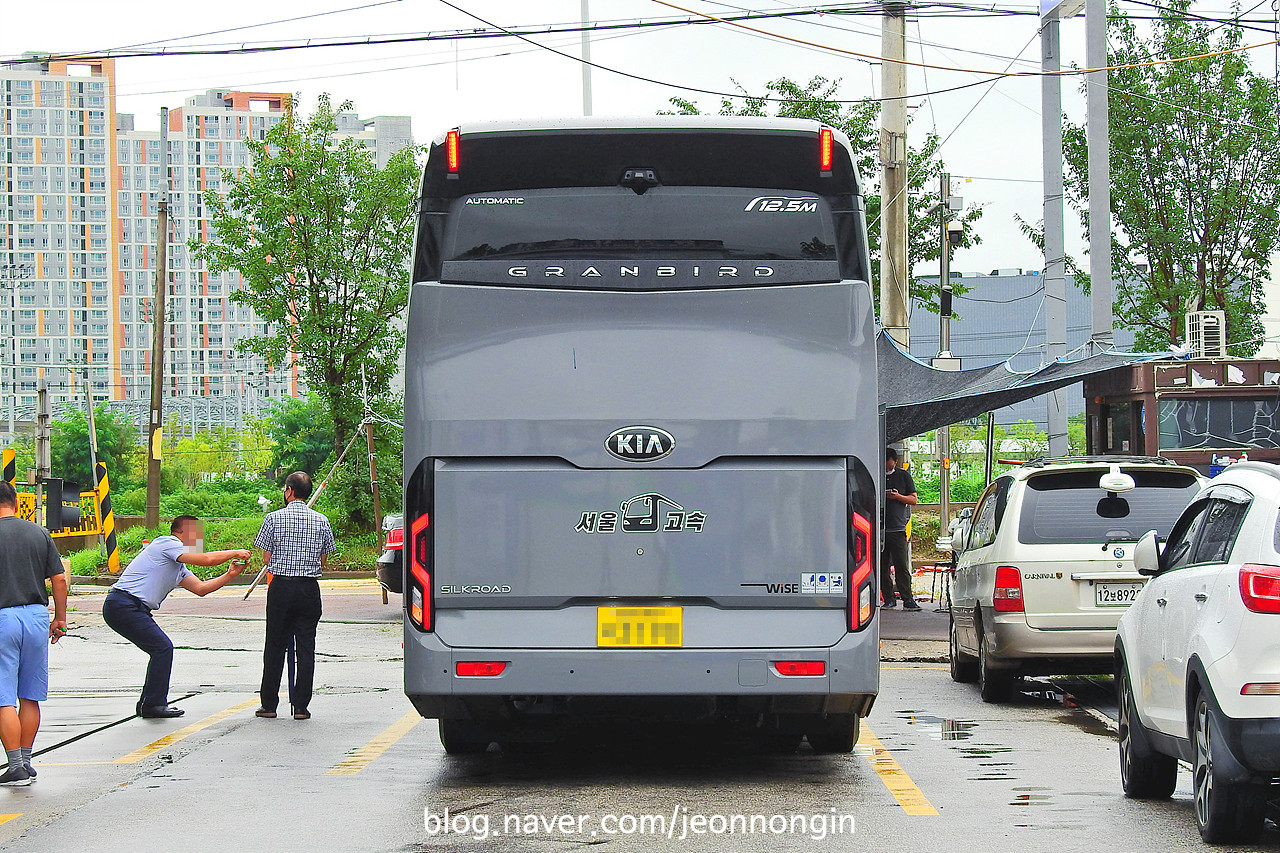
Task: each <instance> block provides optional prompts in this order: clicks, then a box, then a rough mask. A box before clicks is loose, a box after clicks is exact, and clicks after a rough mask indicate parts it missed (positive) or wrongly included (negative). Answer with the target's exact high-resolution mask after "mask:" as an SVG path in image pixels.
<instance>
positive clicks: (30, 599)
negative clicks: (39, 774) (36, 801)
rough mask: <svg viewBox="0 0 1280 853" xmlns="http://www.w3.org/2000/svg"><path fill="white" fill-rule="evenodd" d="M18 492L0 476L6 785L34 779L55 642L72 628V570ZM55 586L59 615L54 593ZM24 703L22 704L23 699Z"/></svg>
mask: <svg viewBox="0 0 1280 853" xmlns="http://www.w3.org/2000/svg"><path fill="white" fill-rule="evenodd" d="M17 511H18V494H17V492H16V491H15V490H14V488H13V484H12V483H10V482H8V481H7V480H0V742H3V743H4V751H5V753H6V755H7V756H8V758H9V766H8V767H7V768H6V769H5V770H4V772H3V773H0V785H10V786H20V785H30V784H31V782H32V781H33V780H34V779H35V778H36V772H35V770H34V769H33V768H32V767H31V749H32V746H33V745H34V744H35V742H36V733H37V732H39V730H40V703H41V702H43V701H44V700H45V699H47V698H49V643H51V642H52V643H56V642H58V640H60V639H62V637H63V636H64V635H65V634H66V633H67V575H66V573H65V572H64V571H63V569H62V560H61V559H59V557H58V549H57V548H55V547H54V546H53V539H52V538H51V537H50V536H49V531H47V530H45V529H44V528H43V527H40V526H39V525H37V524H32V523H31V522H29V521H26V520H25V519H21V518H18V517H17ZM45 581H49V583H50V585H51V586H52V587H53V606H54V614H53V620H52V621H50V620H49V594H48V592H47V591H46V589H45ZM19 703H21V704H19Z"/></svg>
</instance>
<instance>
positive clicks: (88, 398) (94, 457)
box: [84, 365, 98, 471]
mask: <svg viewBox="0 0 1280 853" xmlns="http://www.w3.org/2000/svg"><path fill="white" fill-rule="evenodd" d="M84 413H85V417H86V418H87V419H88V423H89V466H90V469H91V470H93V471H97V470H98V429H97V427H96V426H95V425H94V423H93V386H91V385H90V384H89V366H88V365H85V368H84Z"/></svg>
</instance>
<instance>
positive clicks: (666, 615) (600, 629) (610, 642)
mask: <svg viewBox="0 0 1280 853" xmlns="http://www.w3.org/2000/svg"><path fill="white" fill-rule="evenodd" d="M683 644H684V608H682V607H598V608H596V645H597V646H598V647H601V648H606V647H608V648H627V649H643V648H679V647H680V646H682V645H683Z"/></svg>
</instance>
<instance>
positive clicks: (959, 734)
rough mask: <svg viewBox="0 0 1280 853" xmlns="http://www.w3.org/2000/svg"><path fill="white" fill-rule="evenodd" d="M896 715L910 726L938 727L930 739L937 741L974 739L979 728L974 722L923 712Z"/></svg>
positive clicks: (905, 712) (900, 712)
mask: <svg viewBox="0 0 1280 853" xmlns="http://www.w3.org/2000/svg"><path fill="white" fill-rule="evenodd" d="M896 715H897V716H898V717H901V718H902V719H903V721H904V722H905V723H906V724H907V725H909V726H929V727H933V726H936V727H937V731H936V732H931V733H930V737H933V738H935V739H937V740H944V741H954V740H968V739H970V738H971V737H973V730H974V729H975V728H977V727H978V724H977V723H975V722H973V721H972V720H946V719H943V718H942V717H935V716H933V715H932V714H925V713H923V712H921V711H897V712H896Z"/></svg>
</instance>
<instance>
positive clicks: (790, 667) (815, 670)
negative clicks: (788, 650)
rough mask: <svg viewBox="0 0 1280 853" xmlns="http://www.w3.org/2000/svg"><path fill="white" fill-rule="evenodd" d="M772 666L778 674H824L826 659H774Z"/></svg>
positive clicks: (825, 672)
mask: <svg viewBox="0 0 1280 853" xmlns="http://www.w3.org/2000/svg"><path fill="white" fill-rule="evenodd" d="M773 668H774V669H776V670H777V671H778V675H826V674H827V664H826V661H820V660H776V661H774V662H773Z"/></svg>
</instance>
